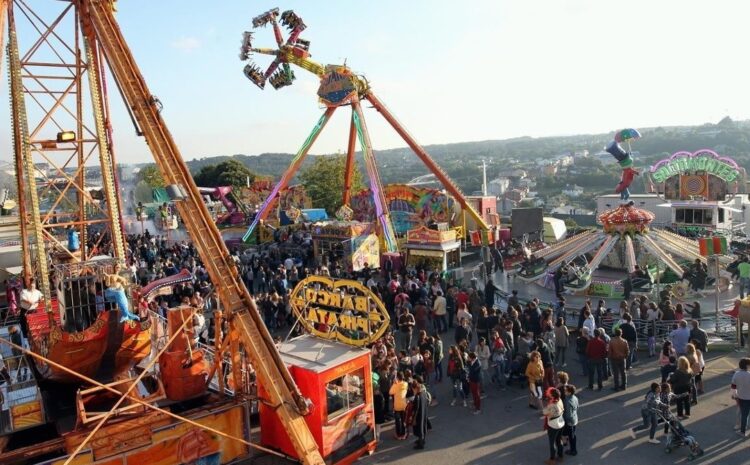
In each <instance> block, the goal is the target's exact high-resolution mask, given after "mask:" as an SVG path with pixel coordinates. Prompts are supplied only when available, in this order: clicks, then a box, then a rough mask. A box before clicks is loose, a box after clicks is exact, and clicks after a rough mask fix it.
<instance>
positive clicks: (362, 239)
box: [311, 221, 380, 271]
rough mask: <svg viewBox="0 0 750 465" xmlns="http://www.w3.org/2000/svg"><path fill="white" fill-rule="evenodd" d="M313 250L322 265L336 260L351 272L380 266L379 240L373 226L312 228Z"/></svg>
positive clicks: (345, 224) (347, 224) (322, 225)
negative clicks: (366, 267)
mask: <svg viewBox="0 0 750 465" xmlns="http://www.w3.org/2000/svg"><path fill="white" fill-rule="evenodd" d="M311 235H312V239H313V251H314V254H315V257H316V259H319V260H320V262H321V263H322V264H331V263H333V262H334V261H336V262H338V263H339V264H341V265H342V266H343V267H345V268H347V269H349V270H351V271H360V270H361V269H363V268H365V265H367V266H369V267H370V268H377V267H378V265H380V241H379V239H378V236H377V235H376V234H375V227H374V225H373V224H372V223H361V222H359V221H331V222H326V223H319V224H315V225H314V226H313V228H312V233H311Z"/></svg>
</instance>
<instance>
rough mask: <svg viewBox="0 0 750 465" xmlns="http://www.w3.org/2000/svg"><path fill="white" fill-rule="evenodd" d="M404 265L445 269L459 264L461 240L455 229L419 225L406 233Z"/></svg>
mask: <svg viewBox="0 0 750 465" xmlns="http://www.w3.org/2000/svg"><path fill="white" fill-rule="evenodd" d="M405 248H406V266H407V267H410V268H417V269H419V268H423V269H429V270H432V269H436V268H437V269H438V270H440V271H447V270H449V269H453V268H458V267H459V266H461V242H460V241H459V240H458V239H457V238H456V231H455V230H454V229H450V230H447V231H437V230H434V229H428V228H426V227H424V226H421V227H419V228H416V229H412V230H411V231H409V232H407V233H406V244H405Z"/></svg>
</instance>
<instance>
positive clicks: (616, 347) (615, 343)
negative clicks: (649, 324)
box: [607, 328, 630, 391]
mask: <svg viewBox="0 0 750 465" xmlns="http://www.w3.org/2000/svg"><path fill="white" fill-rule="evenodd" d="M629 353H630V348H629V346H628V342H627V341H626V340H625V339H623V338H622V330H621V329H620V328H616V329H615V335H614V337H613V338H611V339H610V341H609V345H608V346H607V355H608V356H609V363H610V365H611V367H612V375H613V377H614V384H615V385H614V386H613V387H612V390H613V391H624V390H625V389H626V388H627V385H628V375H627V372H626V371H625V367H626V360H627V358H628V354H629Z"/></svg>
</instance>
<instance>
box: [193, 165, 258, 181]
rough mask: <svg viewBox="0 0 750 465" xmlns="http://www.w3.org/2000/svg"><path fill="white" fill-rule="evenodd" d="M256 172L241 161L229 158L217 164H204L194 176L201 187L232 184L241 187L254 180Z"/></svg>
mask: <svg viewBox="0 0 750 465" xmlns="http://www.w3.org/2000/svg"><path fill="white" fill-rule="evenodd" d="M255 177H256V174H255V173H253V172H252V171H250V169H249V168H248V167H247V166H245V165H244V164H243V163H242V162H241V161H239V160H234V159H231V158H230V159H229V160H225V161H223V162H221V163H218V164H216V165H205V166H203V167H202V168H201V169H200V171H198V174H196V175H194V176H193V179H195V183H196V184H197V185H198V186H200V187H220V186H232V187H234V188H241V187H244V186H246V185H247V184H248V178H249V182H251V183H252V182H253V181H254V180H255Z"/></svg>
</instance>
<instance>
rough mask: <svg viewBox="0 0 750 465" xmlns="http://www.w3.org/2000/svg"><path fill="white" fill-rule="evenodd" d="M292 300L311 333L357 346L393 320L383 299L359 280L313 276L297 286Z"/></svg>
mask: <svg viewBox="0 0 750 465" xmlns="http://www.w3.org/2000/svg"><path fill="white" fill-rule="evenodd" d="M290 303H291V307H292V310H293V311H294V313H295V316H296V317H297V319H298V320H299V321H300V322H301V324H302V325H303V326H304V327H305V329H307V331H308V332H310V333H311V334H314V335H316V336H318V337H322V338H325V339H334V340H338V341H340V342H344V343H346V344H351V345H355V346H363V345H366V344H369V343H371V342H374V341H375V340H377V339H379V338H380V337H381V336H382V335H383V334H384V333H385V331H386V330H387V329H388V324H389V323H390V317H389V316H388V311H387V310H386V309H385V306H384V305H383V302H382V301H381V300H380V299H379V298H378V296H377V295H375V294H374V293H372V292H371V291H370V290H369V289H367V287H365V286H363V285H362V284H360V283H359V282H358V281H352V280H348V279H339V280H333V279H331V278H328V277H324V276H309V277H307V278H305V279H303V280H302V281H300V282H299V284H297V286H296V287H295V288H294V290H293V291H292V296H291V299H290Z"/></svg>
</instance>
